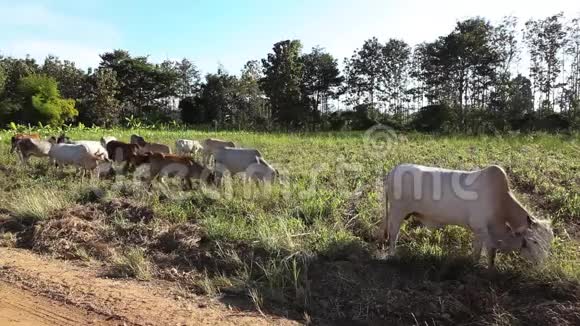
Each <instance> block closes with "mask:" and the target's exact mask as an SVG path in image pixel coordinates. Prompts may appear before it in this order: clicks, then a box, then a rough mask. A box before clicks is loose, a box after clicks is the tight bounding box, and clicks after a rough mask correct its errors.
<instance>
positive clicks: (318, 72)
mask: <svg viewBox="0 0 580 326" xmlns="http://www.w3.org/2000/svg"><path fill="white" fill-rule="evenodd" d="M302 62H303V64H304V74H303V79H302V92H303V94H304V96H308V97H309V98H311V99H312V101H313V111H317V112H319V111H323V112H325V113H328V100H329V99H331V98H337V97H338V95H339V94H340V86H342V83H343V81H344V77H342V76H341V75H340V70H339V69H338V62H337V61H336V59H334V57H333V56H332V55H330V54H329V53H325V52H324V49H322V48H320V47H315V48H312V52H311V53H307V54H304V55H303V56H302ZM319 107H321V108H319ZM320 109H322V110H320Z"/></svg>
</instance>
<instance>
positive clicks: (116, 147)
mask: <svg viewBox="0 0 580 326" xmlns="http://www.w3.org/2000/svg"><path fill="white" fill-rule="evenodd" d="M106 149H107V155H108V157H109V159H110V160H111V161H113V162H117V163H119V162H125V166H124V167H123V172H127V171H129V168H130V167H132V166H133V167H135V166H136V165H135V164H134V157H135V155H137V154H138V153H139V146H138V145H137V144H127V143H124V142H122V141H118V140H111V141H109V142H108V143H107V146H106Z"/></svg>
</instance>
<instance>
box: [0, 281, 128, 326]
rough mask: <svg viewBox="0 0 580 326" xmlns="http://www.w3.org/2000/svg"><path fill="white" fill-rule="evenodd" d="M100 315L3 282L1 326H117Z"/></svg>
mask: <svg viewBox="0 0 580 326" xmlns="http://www.w3.org/2000/svg"><path fill="white" fill-rule="evenodd" d="M105 318H106V317H105V316H102V315H98V314H95V313H91V312H88V311H85V310H83V309H79V308H76V307H71V306H67V305H64V304H62V303H59V302H56V301H53V300H49V299H47V298H44V297H42V296H34V295H32V294H30V293H29V292H27V291H25V290H22V289H19V288H15V287H13V286H11V285H9V284H7V283H4V282H1V281H0V325H3V326H25V325H31V326H32V325H34V326H53V325H63V326H77V325H89V324H90V325H116V324H117V323H114V322H112V321H107V320H105Z"/></svg>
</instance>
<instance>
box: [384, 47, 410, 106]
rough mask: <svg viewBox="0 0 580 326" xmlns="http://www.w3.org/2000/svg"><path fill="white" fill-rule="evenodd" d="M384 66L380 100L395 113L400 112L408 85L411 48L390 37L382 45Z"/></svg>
mask: <svg viewBox="0 0 580 326" xmlns="http://www.w3.org/2000/svg"><path fill="white" fill-rule="evenodd" d="M382 54H383V60H384V62H385V67H384V70H383V72H382V76H381V87H382V93H383V96H382V100H384V101H387V102H388V103H389V108H390V109H391V111H392V112H393V113H394V114H395V115H396V116H400V115H401V114H402V112H401V109H402V107H403V102H404V101H405V100H406V99H405V98H404V97H405V94H406V90H407V87H408V74H409V69H410V57H411V48H410V47H409V45H408V44H407V43H405V42H404V41H401V40H395V39H390V40H389V41H388V42H387V43H386V44H385V45H384V47H383V53H382Z"/></svg>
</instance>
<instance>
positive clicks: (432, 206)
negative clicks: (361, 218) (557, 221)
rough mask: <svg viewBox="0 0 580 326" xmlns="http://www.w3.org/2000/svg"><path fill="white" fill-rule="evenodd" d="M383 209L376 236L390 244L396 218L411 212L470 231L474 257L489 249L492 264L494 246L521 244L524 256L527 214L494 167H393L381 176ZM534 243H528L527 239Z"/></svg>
mask: <svg viewBox="0 0 580 326" xmlns="http://www.w3.org/2000/svg"><path fill="white" fill-rule="evenodd" d="M384 189H385V193H384V200H385V212H384V213H385V214H384V218H383V221H382V224H381V227H380V230H379V234H378V240H379V242H383V241H384V239H385V236H386V237H388V240H389V250H390V253H391V254H394V253H395V246H396V243H397V237H398V235H399V229H400V227H401V223H402V222H403V220H405V219H406V218H407V217H409V216H410V215H413V216H414V217H416V218H417V219H418V220H419V221H420V222H421V223H423V224H424V225H425V226H427V227H439V226H443V225H460V226H464V227H466V228H468V229H470V230H471V231H473V233H474V235H475V237H474V243H473V257H474V258H475V259H479V257H480V255H481V249H482V247H483V246H485V247H486V248H487V249H488V262H489V265H490V267H491V266H493V264H494V260H495V254H496V251H497V249H501V250H515V249H521V252H522V254H524V255H526V252H525V251H526V249H527V248H529V247H530V246H529V245H528V244H527V243H526V236H525V234H524V233H527V232H528V230H529V228H530V227H531V226H532V225H533V224H535V221H534V220H533V219H532V218H531V216H530V213H529V212H528V211H527V210H526V209H525V208H524V207H523V206H522V205H521V204H520V202H519V201H518V200H517V199H516V198H515V197H514V196H513V194H512V192H511V191H510V189H509V187H508V179H507V175H506V173H505V171H504V170H503V169H502V168H501V167H499V166H495V165H494V166H489V167H487V168H485V169H483V170H478V171H473V172H467V171H456V170H446V169H440V168H432V167H425V166H420V165H414V164H403V165H399V166H396V167H395V168H394V169H393V170H391V172H390V173H389V174H388V175H387V176H386V177H385V179H384ZM532 245H533V244H532Z"/></svg>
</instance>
